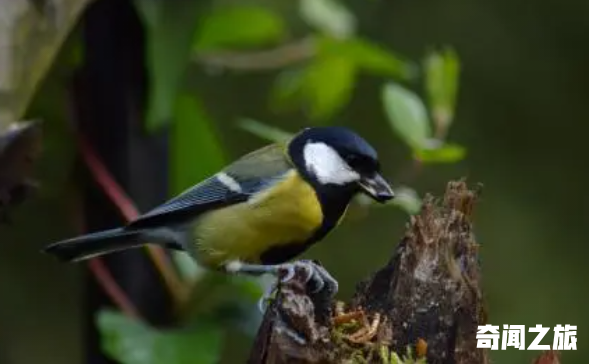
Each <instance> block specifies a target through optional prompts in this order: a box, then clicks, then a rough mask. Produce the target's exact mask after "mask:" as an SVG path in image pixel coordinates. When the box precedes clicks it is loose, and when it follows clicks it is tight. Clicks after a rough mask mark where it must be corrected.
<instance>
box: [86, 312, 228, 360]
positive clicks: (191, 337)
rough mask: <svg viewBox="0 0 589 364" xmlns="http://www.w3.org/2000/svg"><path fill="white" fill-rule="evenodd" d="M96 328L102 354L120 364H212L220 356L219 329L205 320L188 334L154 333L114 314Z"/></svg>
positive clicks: (101, 317)
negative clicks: (99, 334)
mask: <svg viewBox="0 0 589 364" xmlns="http://www.w3.org/2000/svg"><path fill="white" fill-rule="evenodd" d="M97 324H98V327H99V329H100V331H101V334H102V347H103V350H104V351H105V352H106V353H107V354H108V355H110V356H111V357H112V358H115V359H116V360H118V361H120V362H121V363H123V364H172V363H173V364H193V363H199V364H209V363H210V364H214V363H217V362H218V360H219V357H220V352H221V344H222V341H221V333H222V332H221V327H219V326H217V325H213V324H212V323H209V322H207V321H206V320H201V321H199V325H198V326H195V327H193V328H191V329H190V330H173V331H157V330H155V329H152V328H150V327H148V326H147V325H144V324H143V323H141V322H138V321H136V320H135V319H132V318H130V317H127V316H125V315H123V314H121V313H118V312H114V311H109V310H106V311H101V312H100V313H99V315H98V318H97Z"/></svg>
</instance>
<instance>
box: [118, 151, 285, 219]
mask: <svg viewBox="0 0 589 364" xmlns="http://www.w3.org/2000/svg"><path fill="white" fill-rule="evenodd" d="M290 169H292V165H291V163H290V162H289V160H288V157H286V154H285V150H284V145H282V144H272V145H269V146H267V147H264V148H262V149H259V150H257V151H254V152H252V153H249V154H247V155H245V156H243V157H242V158H240V159H238V160H237V161H235V162H234V163H232V164H230V165H229V166H228V167H226V168H225V169H224V170H222V171H221V172H219V173H217V174H215V175H214V176H211V177H209V178H208V179H206V180H204V181H202V182H201V183H199V184H197V185H196V186H193V187H191V188H189V189H188V190H186V191H185V192H183V193H181V194H180V195H178V196H176V197H175V198H173V199H171V200H169V201H167V202H165V203H164V204H162V205H160V206H158V207H156V208H154V209H153V210H151V211H149V212H147V213H145V214H144V215H141V216H140V217H138V218H137V219H136V220H134V221H133V222H131V223H130V224H129V225H128V228H132V229H134V228H147V227H157V226H165V225H167V224H174V223H182V222H183V221H188V220H190V219H192V218H194V217H195V216H198V215H199V214H201V213H203V212H206V211H209V210H212V209H215V208H220V207H223V206H227V205H232V204H235V203H239V202H244V201H247V200H248V199H249V198H250V196H252V195H254V194H255V193H256V192H259V191H260V190H262V189H264V188H265V187H267V186H268V185H269V184H272V183H275V182H276V181H278V180H280V178H281V177H282V176H283V175H284V174H285V173H286V172H288V171H289V170H290Z"/></svg>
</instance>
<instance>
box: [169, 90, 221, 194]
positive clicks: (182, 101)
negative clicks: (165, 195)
mask: <svg viewBox="0 0 589 364" xmlns="http://www.w3.org/2000/svg"><path fill="white" fill-rule="evenodd" d="M170 138H171V143H170V145H171V147H170V148H171V151H170V158H171V159H170V165H171V175H172V176H171V179H172V182H171V184H172V191H171V192H172V194H173V195H175V194H178V193H180V192H182V191H184V190H185V189H186V188H188V187H189V186H192V185H194V184H196V183H198V182H200V181H202V180H204V179H205V178H207V177H208V176H210V175H212V174H214V173H216V172H217V171H218V170H219V169H221V168H222V167H223V166H224V165H225V163H226V159H225V155H224V151H223V148H222V146H221V142H220V141H219V138H218V136H217V133H216V130H215V128H214V125H213V122H212V120H210V118H209V116H208V115H207V113H206V111H205V110H204V107H203V106H202V105H201V103H200V102H199V101H198V100H197V99H196V97H195V96H194V95H188V94H185V95H180V96H179V97H178V100H177V102H176V107H175V112H174V124H173V125H172V130H171V136H170Z"/></svg>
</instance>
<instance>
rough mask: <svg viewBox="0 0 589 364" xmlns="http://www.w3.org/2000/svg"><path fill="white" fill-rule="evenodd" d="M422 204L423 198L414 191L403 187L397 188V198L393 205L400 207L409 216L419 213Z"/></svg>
mask: <svg viewBox="0 0 589 364" xmlns="http://www.w3.org/2000/svg"><path fill="white" fill-rule="evenodd" d="M421 203H422V201H421V198H420V197H419V195H418V194H417V192H415V190H414V189H412V188H409V187H403V186H401V187H396V188H395V198H394V199H393V200H392V202H391V205H393V206H397V207H400V208H401V209H402V210H403V211H405V212H406V213H408V214H409V215H415V214H417V213H419V211H420V209H421Z"/></svg>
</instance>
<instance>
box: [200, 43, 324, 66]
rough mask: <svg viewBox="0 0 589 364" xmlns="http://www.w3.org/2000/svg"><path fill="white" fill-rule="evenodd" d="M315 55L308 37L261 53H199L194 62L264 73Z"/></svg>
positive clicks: (313, 47)
mask: <svg viewBox="0 0 589 364" xmlns="http://www.w3.org/2000/svg"><path fill="white" fill-rule="evenodd" d="M315 53H316V47H315V42H314V41H313V39H312V38H310V37H309V38H303V39H301V40H298V41H296V42H292V43H288V44H284V45H281V46H279V47H277V48H274V49H269V50H263V51H248V52H238V51H215V52H199V53H198V54H197V55H196V61H197V62H199V63H201V64H203V65H205V66H208V67H215V68H226V69H230V70H235V71H266V70H275V69H280V68H284V67H286V66H290V65H293V64H296V63H300V62H303V61H306V60H308V59H310V58H312V57H313V56H314V55H315Z"/></svg>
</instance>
